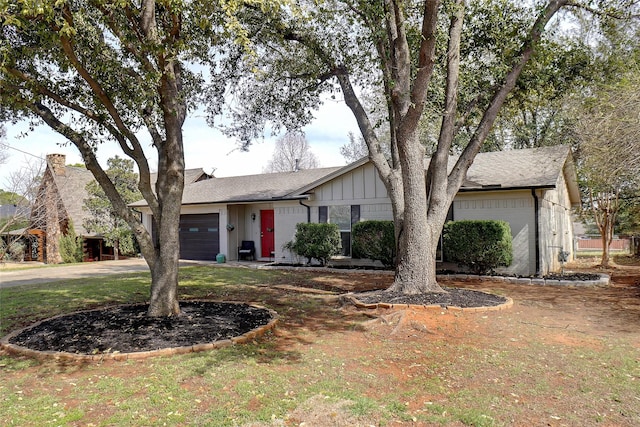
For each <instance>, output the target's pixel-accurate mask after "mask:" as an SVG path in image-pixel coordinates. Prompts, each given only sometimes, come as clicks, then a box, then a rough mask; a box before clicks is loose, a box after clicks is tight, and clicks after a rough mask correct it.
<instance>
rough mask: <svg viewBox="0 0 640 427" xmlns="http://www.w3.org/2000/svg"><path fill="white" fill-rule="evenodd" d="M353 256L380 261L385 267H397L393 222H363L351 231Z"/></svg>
mask: <svg viewBox="0 0 640 427" xmlns="http://www.w3.org/2000/svg"><path fill="white" fill-rule="evenodd" d="M351 239H352V246H351V255H352V256H353V258H369V259H372V260H376V261H380V262H381V263H382V265H384V266H385V267H392V266H394V265H395V259H396V239H395V232H394V228H393V221H373V220H369V221H362V222H359V223H357V224H354V225H353V228H352V229H351Z"/></svg>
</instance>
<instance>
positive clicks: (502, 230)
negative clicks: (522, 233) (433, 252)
mask: <svg viewBox="0 0 640 427" xmlns="http://www.w3.org/2000/svg"><path fill="white" fill-rule="evenodd" d="M443 238H444V241H443V249H444V256H445V259H446V260H447V261H452V262H455V263H457V264H458V265H460V266H465V267H468V268H469V269H471V271H472V272H474V273H476V274H486V273H488V272H493V270H494V269H495V268H496V267H500V266H505V267H506V266H509V265H511V261H512V260H513V250H512V245H511V228H510V227H509V223H507V222H505V221H471V220H467V221H450V222H448V223H447V224H446V225H445V226H444V235H443Z"/></svg>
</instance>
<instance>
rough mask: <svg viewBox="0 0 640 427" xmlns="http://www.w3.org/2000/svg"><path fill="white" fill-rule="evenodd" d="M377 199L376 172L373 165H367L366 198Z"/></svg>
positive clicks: (365, 177)
mask: <svg viewBox="0 0 640 427" xmlns="http://www.w3.org/2000/svg"><path fill="white" fill-rule="evenodd" d="M375 197H376V170H375V167H374V166H373V165H372V164H367V165H366V166H365V168H364V198H365V199H373V198H375Z"/></svg>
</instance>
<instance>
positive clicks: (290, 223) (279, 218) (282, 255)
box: [273, 202, 317, 262]
mask: <svg viewBox="0 0 640 427" xmlns="http://www.w3.org/2000/svg"><path fill="white" fill-rule="evenodd" d="M303 203H304V204H305V205H306V204H307V203H306V202H303ZM273 211H274V212H273V213H274V217H275V224H274V227H275V248H274V252H275V255H274V256H275V261H279V262H296V261H297V260H296V259H294V256H293V255H292V254H291V253H289V251H285V250H283V249H282V247H283V246H284V245H285V244H286V243H287V242H290V241H292V240H293V239H294V237H295V235H296V224H298V223H300V222H302V223H306V222H307V207H306V206H303V205H301V204H300V203H299V202H279V203H277V204H275V205H274V209H273ZM316 211H317V208H316ZM316 215H317V212H316ZM316 222H317V221H316Z"/></svg>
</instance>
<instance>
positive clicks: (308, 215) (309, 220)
mask: <svg viewBox="0 0 640 427" xmlns="http://www.w3.org/2000/svg"><path fill="white" fill-rule="evenodd" d="M298 203H300V205H301V206H304V207H305V208H307V224H309V223H310V222H311V206H309V205H305V204H304V203H302V200H298Z"/></svg>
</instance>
